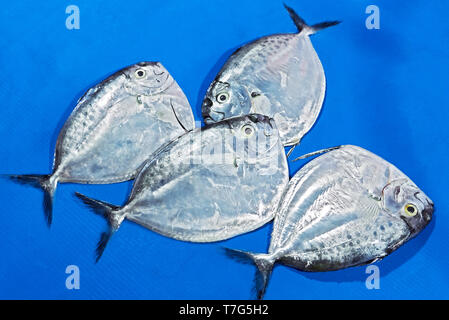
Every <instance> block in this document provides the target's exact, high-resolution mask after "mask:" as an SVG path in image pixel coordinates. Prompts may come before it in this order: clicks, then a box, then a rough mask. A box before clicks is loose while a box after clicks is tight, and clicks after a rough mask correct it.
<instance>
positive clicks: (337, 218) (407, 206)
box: [228, 145, 433, 297]
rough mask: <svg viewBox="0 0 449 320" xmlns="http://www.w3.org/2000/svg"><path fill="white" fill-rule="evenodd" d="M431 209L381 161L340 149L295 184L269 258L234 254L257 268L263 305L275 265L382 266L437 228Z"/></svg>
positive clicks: (404, 179)
mask: <svg viewBox="0 0 449 320" xmlns="http://www.w3.org/2000/svg"><path fill="white" fill-rule="evenodd" d="M432 214H433V202H432V201H431V200H430V199H429V198H428V197H427V196H426V195H425V194H424V192H422V191H421V190H420V189H419V188H418V187H417V186H416V185H415V184H414V183H413V182H412V181H411V180H410V179H409V178H408V177H407V176H406V175H405V174H404V173H402V172H401V171H399V169H397V168H396V167H395V166H393V165H392V164H390V163H389V162H387V161H385V160H384V159H382V158H380V157H378V156H377V155H375V154H373V153H371V152H369V151H367V150H364V149H362V148H360V147H356V146H350V145H347V146H342V147H340V148H339V149H337V150H334V151H330V152H328V153H326V154H324V155H322V156H320V157H317V158H315V159H314V160H312V161H310V162H309V163H308V164H306V165H305V166H304V167H303V168H301V169H300V170H299V171H298V172H297V173H296V174H295V175H294V177H293V178H292V179H291V180H290V182H289V184H288V186H287V188H286V190H285V192H284V194H283V196H282V199H281V201H280V202H279V206H278V208H277V210H276V218H275V220H274V225H273V231H272V235H271V242H270V247H269V250H268V254H252V253H245V252H241V251H232V250H228V253H229V254H230V255H231V256H236V255H237V256H242V255H243V256H245V257H246V259H251V260H252V261H253V262H254V263H255V264H256V266H258V268H259V276H260V277H261V279H263V281H261V282H259V284H260V285H259V287H258V288H257V291H258V295H259V297H262V296H263V293H264V291H265V287H266V284H267V281H268V278H269V275H270V273H271V270H272V267H273V265H274V264H275V263H281V264H284V265H288V266H291V267H293V268H296V269H299V270H302V271H331V270H338V269H342V268H347V267H351V266H357V265H362V264H367V263H371V262H373V261H376V260H380V259H382V258H384V257H385V256H387V255H388V254H390V253H391V252H393V251H394V250H396V249H397V248H399V247H400V246H401V245H402V244H404V243H405V242H406V241H408V240H409V239H411V238H412V237H414V236H416V235H417V234H418V233H419V232H420V231H421V230H422V229H423V228H424V227H425V226H426V225H427V224H428V223H429V222H430V220H431V218H432Z"/></svg>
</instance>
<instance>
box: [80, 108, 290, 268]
mask: <svg viewBox="0 0 449 320" xmlns="http://www.w3.org/2000/svg"><path fill="white" fill-rule="evenodd" d="M287 183H288V166H287V159H286V156H285V152H284V149H283V146H282V143H281V142H280V138H279V133H278V130H277V128H276V126H275V124H274V121H273V119H270V118H269V117H266V116H262V115H255V114H252V115H247V116H242V117H236V118H232V119H228V120H224V121H221V122H217V123H215V124H212V125H209V126H206V127H204V128H198V129H195V130H192V131H190V132H188V133H186V134H184V135H183V136H181V137H179V138H178V139H176V140H174V141H172V142H170V143H169V144H167V145H166V146H165V147H162V148H161V149H160V150H159V151H158V152H156V153H155V154H153V155H152V156H151V158H150V159H149V160H148V161H147V162H146V164H145V165H144V166H143V168H142V170H141V171H140V172H139V174H138V176H137V177H136V180H135V182H134V186H133V189H132V192H131V194H130V196H129V198H128V201H127V202H126V204H125V205H124V206H123V207H118V206H113V205H110V204H107V203H105V202H102V201H97V200H93V199H90V198H88V197H86V196H84V195H82V194H79V193H77V194H76V195H77V196H78V198H80V199H81V200H82V201H83V202H84V203H85V204H86V205H88V206H89V207H90V208H91V209H93V210H94V212H95V213H97V214H100V215H102V216H104V217H105V218H106V219H107V221H108V223H109V227H110V228H109V230H108V231H107V232H105V233H103V234H102V236H101V239H100V242H99V243H98V247H97V261H98V259H99V258H100V257H101V255H102V253H103V250H104V248H105V246H106V243H107V242H108V240H109V238H110V237H111V235H112V234H113V233H114V232H115V231H117V229H118V228H119V226H120V224H121V223H122V221H123V220H124V219H125V218H126V219H128V220H131V221H133V222H135V223H138V224H140V225H142V226H144V227H146V228H148V229H150V230H153V231H155V232H158V233H160V234H162V235H165V236H167V237H171V238H174V239H178V240H183V241H191V242H213V241H220V240H224V239H228V238H231V237H234V236H237V235H239V234H242V233H245V232H249V231H252V230H254V229H256V228H258V227H260V226H262V225H264V224H265V223H267V222H268V221H270V220H271V219H272V218H273V216H274V212H273V210H272V206H274V205H276V204H277V202H278V201H279V199H280V197H281V195H282V191H283V190H284V188H285V186H286V185H287Z"/></svg>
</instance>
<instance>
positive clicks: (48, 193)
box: [7, 174, 58, 227]
mask: <svg viewBox="0 0 449 320" xmlns="http://www.w3.org/2000/svg"><path fill="white" fill-rule="evenodd" d="M7 177H8V178H9V180H11V181H14V182H16V183H18V184H21V185H28V186H32V187H34V188H39V189H42V190H43V191H44V200H43V202H42V205H43V208H44V216H45V221H46V223H47V226H48V227H50V226H51V223H52V220H53V197H54V194H55V191H56V187H57V184H58V181H57V179H52V175H46V174H41V175H39V174H24V175H7Z"/></svg>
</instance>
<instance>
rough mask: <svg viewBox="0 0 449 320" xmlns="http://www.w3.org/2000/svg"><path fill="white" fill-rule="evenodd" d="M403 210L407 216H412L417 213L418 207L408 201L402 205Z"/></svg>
mask: <svg viewBox="0 0 449 320" xmlns="http://www.w3.org/2000/svg"><path fill="white" fill-rule="evenodd" d="M404 212H405V214H406V215H408V216H409V217H414V216H416V214H417V213H418V208H416V206H415V205H414V204H411V203H409V204H406V205H405V206H404Z"/></svg>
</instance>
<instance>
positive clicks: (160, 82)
mask: <svg viewBox="0 0 449 320" xmlns="http://www.w3.org/2000/svg"><path fill="white" fill-rule="evenodd" d="M121 72H122V74H123V75H124V76H125V78H126V79H125V89H126V91H128V92H129V93H130V94H133V95H145V96H151V95H155V94H158V93H161V92H162V91H164V90H165V89H166V88H168V87H169V86H170V85H171V83H173V78H172V77H171V75H170V73H169V72H168V71H167V69H165V67H164V66H163V65H162V64H161V63H160V62H139V63H137V64H134V65H132V66H129V67H127V68H125V69H123V70H122V71H121Z"/></svg>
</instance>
